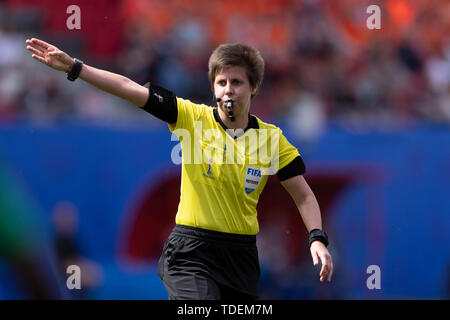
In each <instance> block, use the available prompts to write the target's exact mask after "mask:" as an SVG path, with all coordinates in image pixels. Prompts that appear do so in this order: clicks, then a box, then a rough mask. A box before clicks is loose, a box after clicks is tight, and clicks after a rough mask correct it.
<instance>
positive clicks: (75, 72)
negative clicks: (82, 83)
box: [67, 58, 83, 81]
mask: <svg viewBox="0 0 450 320" xmlns="http://www.w3.org/2000/svg"><path fill="white" fill-rule="evenodd" d="M82 68H83V61H81V60H78V59H77V58H73V66H72V70H70V71H69V72H68V73H67V79H68V80H70V81H75V80H76V79H77V78H78V76H79V75H80V72H81V69H82Z"/></svg>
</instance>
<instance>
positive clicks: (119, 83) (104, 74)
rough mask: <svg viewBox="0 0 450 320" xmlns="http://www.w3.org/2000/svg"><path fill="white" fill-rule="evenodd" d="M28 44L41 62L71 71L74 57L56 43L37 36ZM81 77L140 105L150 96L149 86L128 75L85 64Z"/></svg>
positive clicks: (56, 68)
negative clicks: (135, 80) (140, 83)
mask: <svg viewBox="0 0 450 320" xmlns="http://www.w3.org/2000/svg"><path fill="white" fill-rule="evenodd" d="M26 44H27V50H29V51H31V52H32V53H33V55H32V57H33V58H34V59H36V60H38V61H39V62H42V63H43V64H45V65H47V66H49V67H51V68H53V69H55V70H58V71H63V72H69V71H70V70H71V69H72V66H73V58H72V57H70V56H69V55H68V54H67V53H65V52H64V51H61V50H60V49H58V48H57V47H55V46H54V45H51V44H49V43H47V42H45V41H43V40H39V39H36V38H32V39H28V40H27V41H26ZM79 78H80V79H82V80H84V81H86V82H88V83H90V84H91V85H93V86H95V87H97V88H99V89H101V90H103V91H105V92H108V93H111V94H113V95H115V96H118V97H120V98H122V99H125V100H127V101H130V102H131V103H133V104H135V105H137V106H139V107H143V106H144V105H145V103H146V102H147V99H148V96H149V91H148V88H145V87H144V86H141V85H139V84H137V83H136V82H134V81H132V80H130V79H128V78H127V77H124V76H122V75H119V74H116V73H112V72H109V71H105V70H100V69H97V68H94V67H91V66H88V65H86V64H84V65H83V69H82V70H81V73H80V75H79Z"/></svg>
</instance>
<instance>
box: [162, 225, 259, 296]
mask: <svg viewBox="0 0 450 320" xmlns="http://www.w3.org/2000/svg"><path fill="white" fill-rule="evenodd" d="M158 275H159V277H160V278H161V280H162V281H163V283H164V286H165V287H166V289H167V291H168V293H169V298H170V299H174V300H182V299H186V300H206V299H213V300H219V299H221V300H225V299H233V300H236V299H257V298H258V282H259V276H260V269H259V260H258V250H257V248H256V236H254V235H239V234H231V233H224V232H217V231H211V230H205V229H200V228H194V227H189V226H183V225H176V226H175V228H174V229H173V231H172V233H171V234H170V236H169V238H168V239H167V241H166V243H165V244H164V249H163V253H162V255H161V258H160V259H159V263H158Z"/></svg>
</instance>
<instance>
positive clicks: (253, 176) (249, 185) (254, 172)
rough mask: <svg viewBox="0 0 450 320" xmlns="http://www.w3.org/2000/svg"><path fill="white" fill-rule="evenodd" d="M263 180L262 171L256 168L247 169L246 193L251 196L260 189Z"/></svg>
mask: <svg viewBox="0 0 450 320" xmlns="http://www.w3.org/2000/svg"><path fill="white" fill-rule="evenodd" d="M261 179H262V170H261V169H259V168H254V167H247V168H245V184H244V187H245V193H247V194H250V193H252V192H253V191H255V189H256V188H257V187H258V185H259V183H260V182H261Z"/></svg>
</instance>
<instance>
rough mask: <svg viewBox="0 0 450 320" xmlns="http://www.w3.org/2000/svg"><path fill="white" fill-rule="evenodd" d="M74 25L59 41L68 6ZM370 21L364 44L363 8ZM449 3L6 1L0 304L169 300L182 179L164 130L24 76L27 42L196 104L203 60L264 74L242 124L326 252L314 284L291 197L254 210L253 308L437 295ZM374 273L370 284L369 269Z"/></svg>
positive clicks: (32, 72) (0, 89)
mask: <svg viewBox="0 0 450 320" xmlns="http://www.w3.org/2000/svg"><path fill="white" fill-rule="evenodd" d="M73 4H75V5H78V6H79V7H80V9H81V29H80V30H68V29H67V26H66V20H67V18H68V17H69V16H70V14H67V13H66V9H67V7H69V6H70V5H73ZM372 4H376V5H379V6H380V8H381V29H380V30H368V29H367V27H366V19H367V18H368V16H369V14H367V13H366V8H367V7H368V6H369V5H372ZM449 35H450V2H448V1H445V0H441V1H439V0H431V1H419V0H411V1H407V0H386V1H377V0H371V1H356V0H342V1H319V0H308V1H306V0H304V1H289V0H270V1H269V0H246V1H242V0H240V1H237V0H217V1H209V0H148V1H146V0H96V1H88V0H71V1H66V0H61V1H56V0H3V1H1V2H0V299H27V298H40V297H57V296H58V286H59V288H64V287H65V282H66V279H67V278H68V277H69V275H68V274H66V273H65V269H64V267H63V266H65V265H67V264H77V265H79V266H80V267H81V271H82V290H80V291H77V290H73V291H71V292H68V290H63V289H59V290H62V291H64V294H66V297H69V296H71V295H72V296H74V297H75V298H80V299H166V298H167V294H166V292H165V290H164V288H163V286H162V284H161V283H160V281H159V279H158V277H157V275H156V262H157V259H158V257H159V254H160V252H161V249H162V245H163V242H164V241H165V239H166V237H167V236H168V234H169V232H170V230H171V228H172V227H173V224H174V216H175V213H176V208H177V204H178V198H179V180H180V167H179V166H177V165H174V164H173V163H172V162H171V150H172V148H173V147H174V146H175V145H176V144H177V142H176V141H171V140H170V133H169V130H168V129H167V127H166V126H165V125H164V124H163V123H161V122H159V121H158V120H155V119H153V118H152V117H151V116H150V115H148V114H147V113H145V112H144V111H142V110H139V109H138V108H135V107H133V105H131V104H129V103H126V102H124V101H121V100H120V99H118V98H116V97H113V96H110V95H108V94H106V93H103V92H100V91H98V90H97V89H95V88H93V87H90V86H89V85H87V84H85V83H83V82H82V81H76V82H75V83H70V82H69V81H67V80H66V79H65V75H64V74H63V73H61V72H56V71H53V70H50V69H48V68H47V67H45V66H43V65H41V64H39V63H38V62H37V61H35V60H33V59H32V58H31V54H30V53H29V52H27V51H26V50H25V40H26V39H27V38H30V37H37V38H40V39H43V40H45V41H47V42H49V43H52V44H55V45H56V46H58V47H60V48H61V49H62V50H64V51H66V52H67V53H69V54H70V55H71V56H75V57H78V58H80V59H82V60H84V61H85V62H86V63H88V64H90V65H93V66H96V67H100V68H105V69H107V70H109V71H113V72H117V73H120V74H123V75H125V76H127V77H130V78H131V79H133V80H135V81H137V82H139V83H141V84H144V83H146V82H147V81H152V82H154V83H157V84H159V85H162V86H165V87H167V88H169V89H171V90H172V91H174V92H175V93H176V94H177V95H178V96H180V97H184V98H189V99H190V100H192V101H195V102H199V103H206V104H212V103H213V99H212V93H211V91H210V88H209V84H208V80H207V60H208V57H209V54H210V53H211V51H212V50H213V49H214V48H215V47H216V46H217V45H218V44H220V43H222V42H245V43H248V44H251V45H254V46H256V47H257V48H258V49H260V50H261V52H262V54H263V56H264V58H265V60H266V64H267V68H266V75H265V80H264V83H263V87H262V89H261V91H260V94H259V96H258V97H257V98H255V100H254V101H253V103H252V109H251V112H252V113H254V114H256V115H257V116H259V117H260V118H261V119H263V120H264V121H267V122H272V123H276V124H278V125H280V126H281V127H282V128H283V129H284V132H285V134H286V135H287V137H288V138H289V139H290V140H291V142H293V143H294V144H295V145H296V146H298V148H299V151H300V152H301V154H302V155H303V157H304V159H305V162H306V165H307V174H306V178H307V179H308V181H309V182H310V185H311V187H312V188H313V190H314V192H315V194H316V196H317V198H318V200H319V203H320V205H321V209H322V215H323V219H324V228H325V229H326V231H327V232H328V233H329V236H330V238H331V245H330V247H329V249H330V252H331V253H332V255H333V258H334V264H335V268H336V270H335V274H334V277H333V281H332V283H331V284H328V283H319V281H318V279H319V277H318V272H319V270H318V269H317V268H316V269H314V268H313V266H312V261H311V257H310V254H309V251H308V250H307V247H306V230H305V228H304V226H303V224H302V222H301V220H300V216H299V214H298V213H297V212H296V209H295V206H294V204H293V202H292V201H291V200H290V198H289V196H288V194H287V193H286V192H285V191H284V190H283V189H282V187H281V186H280V184H279V183H278V182H277V180H276V179H272V178H271V179H270V181H269V183H268V185H267V187H266V190H265V191H264V193H263V195H262V198H261V202H260V205H259V216H260V229H261V232H260V234H259V236H258V242H259V248H260V258H261V264H262V277H261V298H273V299H324V298H328V299H330V298H331V299H448V298H449V297H450V251H449V243H450V236H449V234H450V215H449V214H450V202H449V195H450V36H449ZM370 265H378V266H379V267H380V269H381V289H379V290H377V289H375V290H369V289H368V288H367V285H366V280H367V278H368V277H369V276H370V274H367V272H366V270H367V268H368V267H369V266H370Z"/></svg>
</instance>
